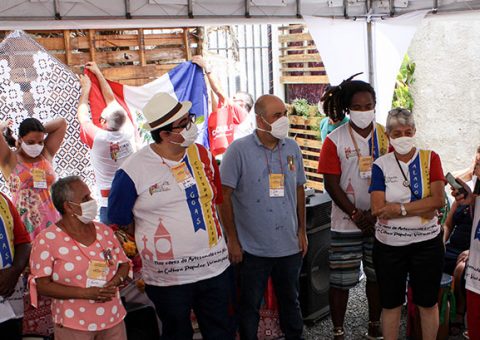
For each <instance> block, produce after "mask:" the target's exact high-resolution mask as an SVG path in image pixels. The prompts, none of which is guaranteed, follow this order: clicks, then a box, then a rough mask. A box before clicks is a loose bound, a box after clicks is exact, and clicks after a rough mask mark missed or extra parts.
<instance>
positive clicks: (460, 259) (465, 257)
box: [457, 250, 470, 265]
mask: <svg viewBox="0 0 480 340" xmlns="http://www.w3.org/2000/svg"><path fill="white" fill-rule="evenodd" d="M469 253H470V251H469V250H465V251H462V252H461V253H460V255H458V257H457V265H458V264H459V263H460V262H467V260H468V254H469Z"/></svg>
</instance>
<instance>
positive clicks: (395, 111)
mask: <svg viewBox="0 0 480 340" xmlns="http://www.w3.org/2000/svg"><path fill="white" fill-rule="evenodd" d="M399 114H402V115H404V116H410V115H411V114H412V112H411V111H410V110H407V109H402V108H400V107H397V108H395V109H392V110H390V111H388V115H389V116H398V115H399Z"/></svg>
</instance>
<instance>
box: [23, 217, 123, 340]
mask: <svg viewBox="0 0 480 340" xmlns="http://www.w3.org/2000/svg"><path fill="white" fill-rule="evenodd" d="M95 231H96V234H97V237H96V239H95V241H94V242H93V243H92V244H91V245H89V246H85V245H83V244H81V243H79V242H77V241H75V240H74V239H72V238H71V237H70V236H69V235H68V234H67V233H66V232H64V231H63V230H62V229H60V228H59V227H57V226H56V225H52V226H50V227H49V228H47V229H45V230H43V231H42V232H41V233H40V234H39V235H38V236H37V237H36V238H35V241H34V242H33V246H32V253H31V255H30V270H31V274H30V278H29V284H30V297H31V301H32V305H33V306H34V307H35V306H36V303H37V296H38V295H37V288H36V282H35V280H36V279H37V278H40V277H46V276H51V278H52V281H53V282H57V283H60V284H62V285H66V286H71V287H79V288H87V282H88V276H89V275H91V274H89V270H90V266H91V264H92V263H93V262H94V261H95V262H96V263H105V261H106V259H105V255H104V251H106V252H109V254H110V255H111V257H112V261H113V263H112V264H110V265H106V266H105V267H106V268H108V273H107V274H106V278H105V281H107V282H108V281H110V280H111V279H112V278H113V277H114V276H115V274H116V272H117V269H118V265H119V264H120V263H128V262H129V260H128V258H127V256H126V255H125V253H124V252H123V249H122V247H121V245H120V243H119V242H118V240H117V238H116V237H115V236H114V234H113V231H112V230H111V229H110V228H109V227H107V226H105V225H104V224H101V223H97V222H95ZM125 315H126V312H125V308H124V307H123V305H122V302H121V300H120V294H119V292H118V291H117V295H116V296H115V297H114V298H112V300H110V301H107V302H102V303H98V302H95V301H94V300H85V299H68V300H63V299H52V316H53V322H54V323H55V324H60V325H62V326H63V327H67V328H73V329H78V330H82V331H101V330H104V329H109V328H111V327H113V326H115V325H117V324H118V323H120V322H121V321H122V320H123V318H124V317H125Z"/></svg>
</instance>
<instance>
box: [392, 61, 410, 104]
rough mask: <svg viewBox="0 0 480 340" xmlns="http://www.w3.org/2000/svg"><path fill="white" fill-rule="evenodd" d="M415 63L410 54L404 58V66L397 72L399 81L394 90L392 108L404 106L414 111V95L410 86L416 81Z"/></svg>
mask: <svg viewBox="0 0 480 340" xmlns="http://www.w3.org/2000/svg"><path fill="white" fill-rule="evenodd" d="M414 73H415V63H414V62H413V61H411V60H410V58H409V57H408V54H405V57H404V58H403V62H402V66H401V67H400V71H399V72H398V74H397V82H396V84H395V90H394V92H393V100H392V108H395V107H402V108H406V109H409V110H410V111H412V109H413V97H412V94H411V93H410V86H411V85H412V84H413V83H414V81H415V78H414V76H413V74H414Z"/></svg>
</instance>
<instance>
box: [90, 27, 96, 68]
mask: <svg viewBox="0 0 480 340" xmlns="http://www.w3.org/2000/svg"><path fill="white" fill-rule="evenodd" d="M95 35H96V34H95V30H93V29H90V30H88V48H89V50H90V60H91V61H97V59H96V52H97V48H96V47H95Z"/></svg>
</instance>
